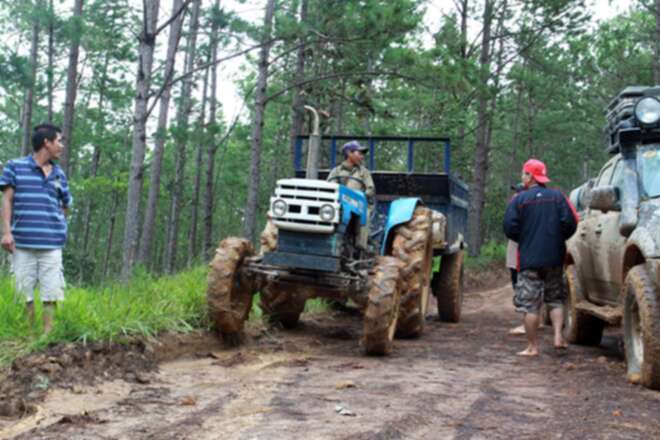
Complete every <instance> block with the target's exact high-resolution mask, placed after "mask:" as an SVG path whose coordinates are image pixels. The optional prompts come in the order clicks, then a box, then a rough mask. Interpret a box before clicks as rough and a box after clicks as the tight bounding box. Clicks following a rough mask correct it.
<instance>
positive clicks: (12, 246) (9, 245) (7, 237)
mask: <svg viewBox="0 0 660 440" xmlns="http://www.w3.org/2000/svg"><path fill="white" fill-rule="evenodd" d="M2 248H3V249H4V250H6V251H7V252H9V253H10V254H13V253H14V251H15V250H16V242H15V241H14V236H13V235H12V234H11V232H8V233H6V234H2Z"/></svg>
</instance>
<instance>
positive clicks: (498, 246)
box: [465, 241, 506, 270]
mask: <svg viewBox="0 0 660 440" xmlns="http://www.w3.org/2000/svg"><path fill="white" fill-rule="evenodd" d="M505 259H506V242H504V243H501V242H496V241H489V242H487V243H486V244H484V245H483V246H482V247H481V253H480V254H479V256H477V257H470V256H469V255H466V256H465V267H466V268H468V269H471V270H475V269H476V270H479V269H485V268H487V267H488V266H491V265H493V264H501V266H502V267H504V261H505Z"/></svg>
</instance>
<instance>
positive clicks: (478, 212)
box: [468, 0, 494, 256]
mask: <svg viewBox="0 0 660 440" xmlns="http://www.w3.org/2000/svg"><path fill="white" fill-rule="evenodd" d="M493 2H494V0H486V2H485V5H484V27H483V33H482V43H481V55H480V56H479V64H480V70H481V72H480V90H479V98H478V109H477V130H476V146H475V154H474V156H475V157H474V166H473V170H474V171H473V173H474V174H473V176H472V185H471V194H470V216H469V218H468V245H469V247H468V250H469V252H470V255H473V256H476V255H479V252H480V251H481V245H482V229H481V220H482V214H483V209H484V204H485V202H486V179H487V177H488V151H489V148H490V145H488V118H489V115H488V77H489V75H490V42H491V41H490V33H491V23H492V19H493Z"/></svg>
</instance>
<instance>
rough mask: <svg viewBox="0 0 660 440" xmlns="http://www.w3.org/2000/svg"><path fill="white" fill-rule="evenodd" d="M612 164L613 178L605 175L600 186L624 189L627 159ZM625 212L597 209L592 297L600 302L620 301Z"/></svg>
mask: <svg viewBox="0 0 660 440" xmlns="http://www.w3.org/2000/svg"><path fill="white" fill-rule="evenodd" d="M608 163H609V164H611V165H612V166H611V167H610V169H611V170H612V173H611V177H609V178H608V176H607V174H610V173H604V174H603V180H602V181H599V186H604V185H613V186H617V187H618V188H619V190H620V189H621V179H622V170H623V161H622V160H621V157H620V155H617V156H615V157H614V158H613V159H612V160H611V161H610V162H608ZM620 217H621V211H619V210H617V211H608V212H602V211H597V213H596V215H594V216H593V221H594V222H593V224H592V225H591V226H592V228H591V230H590V233H591V234H592V235H591V237H590V240H589V241H590V243H591V247H592V262H593V287H594V288H593V290H592V291H591V292H590V293H591V295H590V299H591V300H592V301H594V302H596V303H598V304H612V305H615V304H617V302H618V297H619V292H620V291H621V261H622V257H623V248H624V245H625V238H624V237H623V236H622V235H621V234H620V233H619V219H620Z"/></svg>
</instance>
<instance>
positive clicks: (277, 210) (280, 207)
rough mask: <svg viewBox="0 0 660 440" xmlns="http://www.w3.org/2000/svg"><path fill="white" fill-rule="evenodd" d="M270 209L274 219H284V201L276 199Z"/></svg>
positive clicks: (285, 207) (285, 205)
mask: <svg viewBox="0 0 660 440" xmlns="http://www.w3.org/2000/svg"><path fill="white" fill-rule="evenodd" d="M270 209H271V211H273V215H274V216H275V217H284V214H286V209H287V204H286V202H285V201H284V200H282V199H278V200H275V201H274V202H273V204H272V205H271V207H270Z"/></svg>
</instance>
